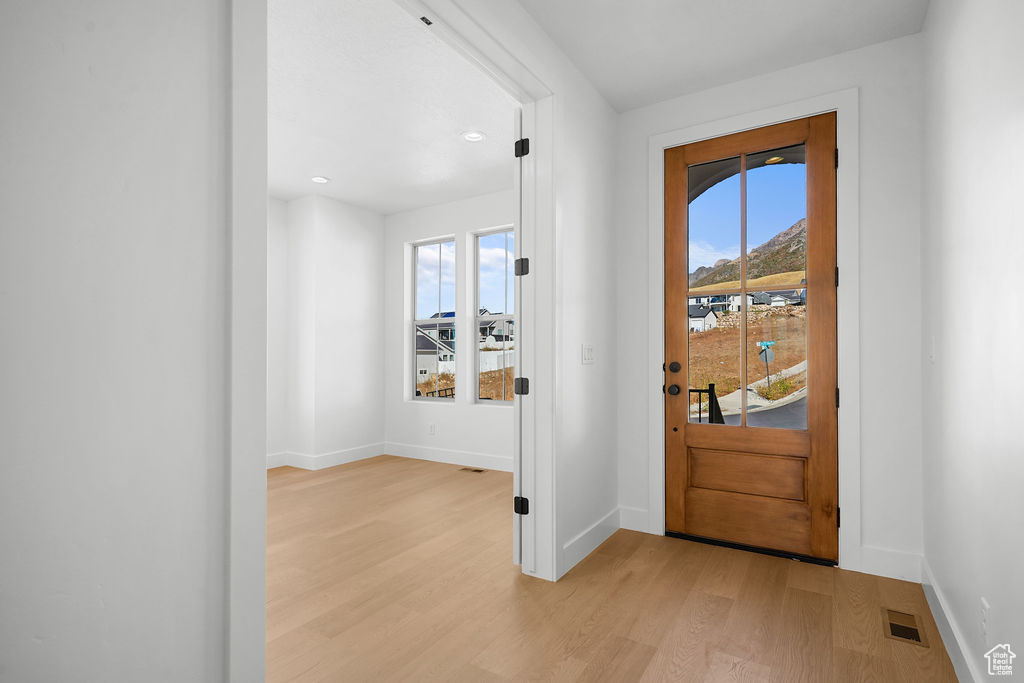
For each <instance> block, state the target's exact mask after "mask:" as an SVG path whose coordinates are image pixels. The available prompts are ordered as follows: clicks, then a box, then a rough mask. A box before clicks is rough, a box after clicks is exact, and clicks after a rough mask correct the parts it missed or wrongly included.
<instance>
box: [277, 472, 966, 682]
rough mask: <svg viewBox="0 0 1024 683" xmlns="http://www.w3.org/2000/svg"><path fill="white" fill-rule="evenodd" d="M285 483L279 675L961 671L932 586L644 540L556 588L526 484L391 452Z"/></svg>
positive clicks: (950, 677)
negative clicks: (895, 614) (523, 528)
mask: <svg viewBox="0 0 1024 683" xmlns="http://www.w3.org/2000/svg"><path fill="white" fill-rule="evenodd" d="M268 488H269V501H268V503H269V510H268V522H267V680H268V681H272V682H274V683H278V682H284V681H387V680H396V681H424V680H458V681H503V680H518V679H527V680H535V679H544V680H553V681H599V680H601V681H636V680H643V681H668V680H674V681H701V680H716V681H717V680H732V681H760V680H770V681H813V682H818V681H879V682H885V683H888V682H890V681H954V680H956V677H955V675H954V673H953V669H952V666H951V665H950V663H949V658H948V657H947V656H946V653H945V650H944V649H943V648H942V640H941V638H940V636H939V634H938V631H937V630H936V627H935V623H934V621H933V620H932V617H931V613H930V612H929V611H928V607H927V604H926V603H925V598H924V594H923V592H922V590H921V587H920V586H919V585H917V584H913V583H906V582H902V581H894V580H891V579H883V578H879V577H875V576H869V575H867V574H858V573H855V572H849V571H844V570H839V569H833V568H828V567H819V566H816V565H810V564H802V563H799V562H795V561H793V560H786V559H780V558H775V557H767V556H764V555H758V554H753V553H746V552H742V551H739V550H730V549H726V548H719V547H714V546H708V545H703V544H699V543H691V542H689V541H682V540H678V539H672V538H664V537H659V536H651V535H648V534H641V533H636V532H631V531H618V532H616V533H615V534H614V535H613V536H612V537H611V538H610V539H608V541H606V542H605V543H604V544H603V545H602V546H601V547H600V548H598V549H597V550H596V551H595V552H593V553H592V554H591V555H590V556H589V557H588V558H587V559H585V560H584V561H583V562H581V563H580V564H579V565H578V566H577V567H576V568H575V569H573V570H572V571H571V572H569V573H568V574H567V575H566V576H565V577H564V578H563V579H562V580H561V581H559V582H557V583H549V582H546V581H541V580H539V579H532V578H529V577H526V576H523V575H522V574H521V573H520V572H519V571H518V568H516V567H514V566H513V565H512V563H511V529H512V520H511V515H510V510H511V505H512V503H511V498H512V480H511V475H509V474H507V473H503V472H490V471H488V472H484V473H482V474H474V473H470V472H464V471H461V470H460V468H459V467H457V466H454V465H445V464H439V463H432V462H425V461H420V460H409V459H404V458H397V457H392V456H380V457H377V458H371V459H369V460H363V461H360V462H355V463H351V464H348V465H341V466H339V467H334V468H331V469H326V470H320V471H317V472H308V471H303V470H298V469H292V468H288V467H282V468H277V469H274V470H271V471H270V472H268ZM883 606H885V607H889V608H892V609H897V610H901V611H906V612H912V613H917V614H920V615H921V616H922V617H923V621H924V623H925V629H926V631H927V639H928V642H929V643H930V644H931V647H930V648H922V647H918V646H916V645H911V644H907V643H903V642H897V641H894V640H892V639H889V638H885V637H884V636H883V631H882V613H881V608H882V607H883Z"/></svg>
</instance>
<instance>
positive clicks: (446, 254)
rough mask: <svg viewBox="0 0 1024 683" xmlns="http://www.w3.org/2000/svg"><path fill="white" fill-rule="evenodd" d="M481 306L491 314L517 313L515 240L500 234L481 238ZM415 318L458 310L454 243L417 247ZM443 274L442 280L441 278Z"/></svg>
mask: <svg viewBox="0 0 1024 683" xmlns="http://www.w3.org/2000/svg"><path fill="white" fill-rule="evenodd" d="M479 253H480V257H479V258H480V261H479V264H480V281H479V283H478V286H479V288H480V306H482V307H483V308H486V309H487V310H488V311H490V312H491V313H513V312H514V310H515V309H514V295H513V290H514V284H515V282H514V279H513V278H514V274H513V265H514V264H513V261H514V260H515V247H514V237H513V235H512V233H511V232H499V233H494V234H491V235H484V236H482V237H480V252H479ZM417 255H418V258H417V263H416V318H417V319H425V318H429V317H430V316H432V315H433V314H435V313H437V312H438V293H439V292H438V289H439V285H440V310H441V311H454V310H455V242H444V243H442V244H440V245H437V244H430V245H427V246H422V247H418V248H417ZM438 271H440V280H439V279H438Z"/></svg>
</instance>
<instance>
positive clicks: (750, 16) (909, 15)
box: [520, 0, 928, 111]
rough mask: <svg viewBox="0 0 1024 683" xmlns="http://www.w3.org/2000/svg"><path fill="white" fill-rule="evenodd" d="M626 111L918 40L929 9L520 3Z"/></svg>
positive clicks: (621, 0) (760, 0)
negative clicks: (860, 50)
mask: <svg viewBox="0 0 1024 683" xmlns="http://www.w3.org/2000/svg"><path fill="white" fill-rule="evenodd" d="M520 2H521V3H522V5H523V6H524V7H525V8H526V10H527V11H528V12H530V14H532V15H533V17H534V18H535V19H536V20H537V22H538V23H539V24H540V25H541V26H542V27H543V28H544V30H545V31H546V32H547V33H548V34H549V35H550V36H551V37H552V38H553V39H554V41H555V42H556V43H558V44H559V46H561V48H562V50H563V51H564V52H565V53H566V54H567V55H568V56H569V57H570V58H571V59H572V60H573V62H575V64H576V66H577V67H578V68H579V69H580V70H581V71H582V72H583V73H584V74H586V76H587V77H588V78H589V79H590V80H591V82H592V83H593V84H594V85H595V86H596V87H597V89H598V90H600V91H601V93H602V94H603V95H604V96H605V98H607V100H608V101H609V103H611V105H612V106H613V107H615V108H616V109H617V110H619V111H627V110H629V109H635V108H637V107H642V106H644V105H647V104H652V103H654V102H660V101H662V100H666V99H670V98H672V97H677V96H679V95H683V94H686V93H690V92H695V91H698V90H703V89H705V88H709V87H712V86H716V85H721V84H723V83H730V82H733V81H738V80H741V79H744V78H749V77H751V76H756V75H758V74H763V73H768V72H771V71H775V70H777V69H783V68H785V67H788V66H794V65H796V64H800V63H802V62H807V61H811V60H814V59H820V58H822V57H827V56H829V55H832V54H837V53H839V52H845V51H846V50H852V49H855V48H858V47H863V46H865V45H870V44H872V43H878V42H882V41H884V40H889V39H892V38H898V37H900V36H905V35H910V34H912V33H917V32H918V31H920V30H921V28H922V25H923V23H924V17H925V13H926V12H927V9H928V0H557V1H554V0H520Z"/></svg>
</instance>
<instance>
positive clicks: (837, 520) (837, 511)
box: [836, 505, 839, 529]
mask: <svg viewBox="0 0 1024 683" xmlns="http://www.w3.org/2000/svg"><path fill="white" fill-rule="evenodd" d="M836 528H837V529H838V528H839V506H838V505H837V506H836Z"/></svg>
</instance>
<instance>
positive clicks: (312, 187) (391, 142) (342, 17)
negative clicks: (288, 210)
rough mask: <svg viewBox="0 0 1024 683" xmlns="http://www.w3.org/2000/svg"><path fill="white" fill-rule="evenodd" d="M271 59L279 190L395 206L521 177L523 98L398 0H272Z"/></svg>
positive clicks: (274, 168)
mask: <svg viewBox="0 0 1024 683" xmlns="http://www.w3.org/2000/svg"><path fill="white" fill-rule="evenodd" d="M268 69H269V83H268V89H269V102H268V106H269V131H268V133H269V177H268V182H269V189H270V194H271V195H272V196H275V197H279V198H282V199H294V198H297V197H301V196H305V195H310V194H321V195H325V196H328V197H334V198H336V199H340V200H342V201H344V202H347V203H350V204H354V205H356V206H361V207H364V208H367V209H371V210H373V211H377V212H379V213H383V214H389V213H394V212H396V211H404V210H407V209H412V208H417V207H421V206H428V205H433V204H440V203H443V202H448V201H454V200H457V199H464V198H467V197H472V196H476V195H480V194H484V193H487V192H496V191H498V190H503V189H510V188H511V187H512V178H513V176H512V173H513V168H514V164H513V159H514V157H513V151H512V144H513V137H514V135H513V133H514V116H515V111H516V109H517V107H518V105H517V104H516V103H515V102H513V100H512V99H511V98H510V97H509V96H508V95H506V94H505V93H504V91H502V90H500V89H499V88H498V87H497V85H495V84H494V83H493V82H492V81H491V80H490V79H489V78H488V77H487V76H485V75H484V74H483V73H482V72H481V71H480V70H479V69H477V68H476V67H475V66H473V65H471V64H469V63H468V62H467V61H466V60H465V59H464V58H463V57H461V56H460V55H459V54H457V53H456V52H455V51H454V50H453V49H452V48H451V47H449V46H448V45H446V44H444V43H442V42H441V41H440V40H438V39H436V38H435V37H434V36H433V35H431V34H430V32H429V29H427V28H426V27H425V26H424V25H422V24H421V23H420V22H418V21H417V20H416V19H415V18H414V17H412V16H410V15H409V14H407V13H406V12H405V11H404V10H402V9H400V8H399V7H398V5H397V4H396V3H394V2H391V1H390V0H271V1H270V11H269V56H268ZM466 130H481V131H483V132H485V133H486V135H487V139H486V140H485V141H483V142H478V143H469V142H466V141H465V140H464V139H463V138H462V136H461V133H462V132H463V131H466ZM313 176H326V177H328V178H330V179H331V182H330V183H328V184H326V185H317V184H315V183H313V182H311V181H310V178H311V177H313Z"/></svg>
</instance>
